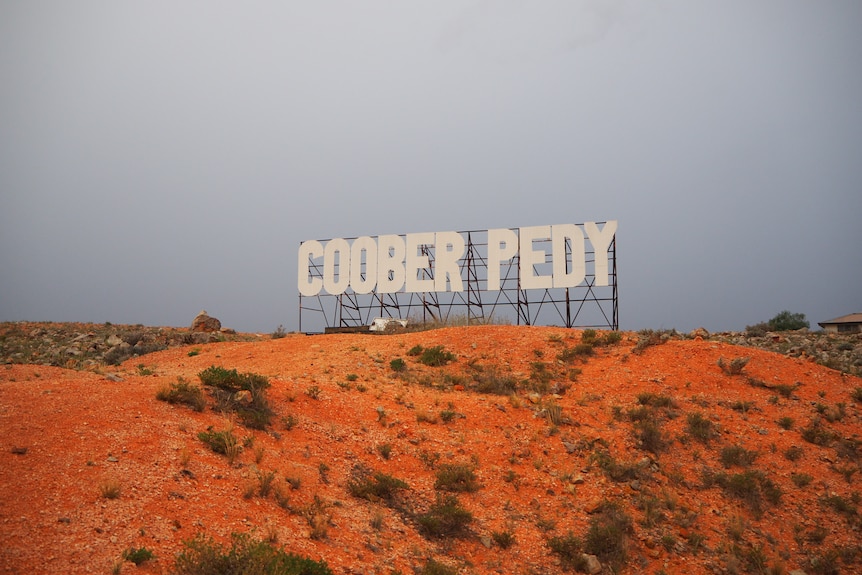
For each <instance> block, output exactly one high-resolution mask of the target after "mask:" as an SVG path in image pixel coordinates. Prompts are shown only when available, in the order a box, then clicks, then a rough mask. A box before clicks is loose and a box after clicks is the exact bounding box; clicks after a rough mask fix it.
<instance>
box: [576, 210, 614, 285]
mask: <svg viewBox="0 0 862 575" xmlns="http://www.w3.org/2000/svg"><path fill="white" fill-rule="evenodd" d="M584 229H585V230H587V235H588V236H590V243H591V244H593V251H594V252H596V270H595V275H596V285H597V286H606V285H608V248H609V247H610V246H611V240H613V239H614V234H616V233H617V221H616V220H611V221H609V222H605V227H603V228H602V229H601V231H599V228H598V226H597V225H596V224H595V223H594V222H587V223H585V224H584Z"/></svg>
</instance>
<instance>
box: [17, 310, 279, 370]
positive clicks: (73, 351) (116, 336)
mask: <svg viewBox="0 0 862 575" xmlns="http://www.w3.org/2000/svg"><path fill="white" fill-rule="evenodd" d="M268 337H269V336H268V335H267V336H264V335H256V334H237V333H236V332H235V331H234V330H232V329H225V330H222V331H218V332H192V331H190V330H189V329H188V328H177V327H150V326H143V325H115V324H112V323H110V322H106V323H104V324H95V323H52V322H25V321H20V322H3V323H0V363H7V364H9V363H21V364H24V363H26V364H34V365H53V366H56V367H65V368H69V369H86V370H94V369H99V368H100V367H103V366H106V365H119V364H120V363H122V362H124V361H126V360H128V359H129V358H132V357H140V356H143V355H146V354H148V353H153V352H155V351H161V350H163V349H168V348H171V347H177V346H183V345H191V344H206V343H213V342H218V341H254V340H258V339H261V338H268Z"/></svg>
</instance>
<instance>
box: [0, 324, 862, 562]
mask: <svg viewBox="0 0 862 575" xmlns="http://www.w3.org/2000/svg"><path fill="white" fill-rule="evenodd" d="M581 333H582V332H580V331H577V330H567V329H563V328H552V327H524V326H479V327H452V328H443V329H437V330H432V331H425V332H416V333H401V334H393V335H380V336H371V335H365V334H334V335H318V336H305V335H296V334H290V335H288V336H287V337H284V338H282V339H265V340H261V341H256V342H223V343H211V344H206V345H197V346H186V347H176V348H172V349H168V350H165V351H160V352H157V353H153V354H150V355H146V356H142V357H136V358H133V359H130V360H128V361H127V362H125V363H124V364H122V365H120V366H116V367H114V366H110V367H105V366H102V367H101V368H100V369H99V370H97V371H98V372H97V371H74V370H68V369H62V368H58V367H49V366H43V365H11V364H9V365H3V366H0V437H2V445H0V573H16V574H19V573H20V574H24V573H28V574H29V573H64V574H65V573H68V574H75V573H99V574H108V573H112V572H118V571H122V572H123V573H134V572H140V573H170V572H171V570H172V569H173V567H174V558H175V557H176V554H177V553H179V552H180V551H181V550H182V549H183V548H184V544H183V542H184V541H187V540H190V539H192V538H193V537H195V536H196V535H198V534H205V535H207V536H211V537H212V538H214V540H215V541H218V542H227V541H229V540H230V535H231V534H232V533H251V534H252V535H254V536H255V537H258V538H260V539H269V540H271V541H274V542H275V545H277V546H279V547H283V548H284V549H285V550H287V551H290V552H294V553H298V554H301V555H303V556H307V557H310V558H312V559H314V560H321V559H322V560H324V561H326V563H327V565H328V566H329V568H330V569H331V570H332V571H333V573H336V574H346V573H357V574H359V573H364V574H370V573H379V574H385V575H389V574H391V573H399V572H400V573H402V574H412V573H414V570H421V568H422V567H423V566H424V565H425V564H426V563H427V562H428V560H429V559H430V558H433V559H435V560H436V561H438V562H441V563H444V564H446V565H449V566H451V567H453V568H455V569H457V570H458V571H457V572H459V573H476V574H480V573H502V574H540V573H559V572H562V571H563V570H564V568H565V567H566V565H565V564H561V561H560V558H559V557H558V556H557V555H555V554H554V553H553V552H552V551H551V550H550V548H549V547H548V544H547V541H548V539H549V538H551V537H554V536H564V535H566V534H567V533H569V532H571V533H572V534H574V535H577V536H580V537H583V536H584V534H585V533H586V532H587V529H588V527H589V525H590V521H591V519H592V518H594V517H595V516H596V515H595V512H596V510H597V508H598V507H599V503H600V502H601V501H602V500H610V501H615V502H617V503H618V504H619V505H620V506H621V508H622V509H623V510H624V511H625V513H627V514H628V515H629V516H631V517H632V520H633V523H632V525H633V529H632V531H631V533H629V534H628V538H627V549H626V557H627V558H626V560H625V562H624V563H622V564H621V565H617V566H616V569H617V571H613V572H626V573H658V572H661V571H662V570H663V572H665V573H713V572H715V573H724V572H731V573H732V572H734V571H736V572H758V571H755V570H754V569H756V567H757V566H756V563H757V558H758V557H762V558H763V560H764V561H765V567H770V566H774V567H775V568H776V569H781V568H783V569H784V570H785V571H786V572H789V571H790V570H793V569H803V570H807V572H808V573H809V574H810V573H813V572H816V569H818V568H820V569H822V568H823V567H822V566H823V565H824V563H823V562H824V561H828V560H831V561H833V562H834V563H835V564H836V565H837V568H838V569H840V572H846V573H854V572H855V573H859V572H862V557H860V531H859V528H860V517H859V511H858V510H857V509H858V504H859V501H858V498H859V495H858V494H859V492H860V481H862V473H857V472H855V471H858V469H859V466H860V459H859V456H860V455H862V448H860V439H862V437H860V435H862V425H860V422H862V419H860V415H862V409H860V407H862V406H860V404H859V403H858V402H857V401H854V390H857V389H858V388H860V387H862V379H860V378H858V377H854V376H847V375H842V374H841V373H839V372H837V371H834V370H831V369H828V368H826V367H822V366H820V365H816V364H814V363H813V362H811V361H808V360H805V359H798V358H797V359H793V358H787V357H784V356H782V355H779V354H776V353H771V352H767V351H762V350H758V349H752V348H743V347H736V346H732V345H728V344H724V343H719V342H714V341H709V340H702V339H699V338H697V339H682V340H671V341H668V342H667V343H664V344H662V345H655V346H651V347H648V348H645V349H644V350H643V352H642V353H633V349H634V347H635V344H636V342H637V334H632V333H624V334H623V338H622V341H620V342H619V343H616V344H614V345H607V346H602V347H597V348H595V354H594V355H593V356H592V357H589V358H588V361H586V362H581V361H579V360H576V361H575V362H574V363H568V362H563V361H561V360H560V359H558V356H559V355H560V352H561V351H563V350H564V349H573V348H574V347H575V346H576V345H578V344H579V343H580V342H581ZM600 335H601V332H600ZM417 344H418V345H421V346H424V347H425V348H429V347H432V346H437V345H440V346H443V347H444V348H445V350H446V351H450V352H452V353H453V354H455V357H456V359H455V361H454V362H452V363H450V364H448V365H445V366H442V367H429V366H426V365H422V364H420V363H419V362H417V361H416V357H413V356H410V355H408V353H407V352H408V350H410V349H411V348H413V347H414V346H415V345H417ZM193 350H194V351H193ZM190 352H191V353H190ZM195 352H198V353H197V354H196V355H195ZM742 356H746V357H750V361H749V362H748V364H747V365H746V367H745V369H744V371H743V373H742V374H741V375H728V374H726V373H725V372H724V371H723V370H722V369H721V368H720V367H719V365H718V361H719V359H720V358H724V361H730V360H732V359H734V358H739V357H742ZM397 358H402V359H403V360H404V361H405V363H406V365H407V369H406V371H405V372H403V373H400V374H399V373H396V372H395V371H394V370H393V369H392V367H391V366H390V362H391V361H392V360H395V359H397ZM140 364H144V366H145V367H144V369H142V368H140V367H139V365H140ZM212 365H216V366H222V367H225V368H227V369H237V370H238V371H239V372H253V373H257V374H262V375H265V376H267V377H268V378H269V380H270V383H271V387H270V388H269V390H268V398H269V400H270V403H271V404H272V406H273V408H274V410H275V413H276V416H275V417H274V418H273V422H272V424H271V425H270V426H269V428H268V429H267V430H262V431H261V430H249V429H247V428H245V427H243V426H242V425H241V423H240V422H239V421H237V420H233V419H232V418H231V417H230V416H228V415H225V414H222V413H219V412H216V411H214V410H213V409H212V408H211V405H212V401H213V400H212V398H208V400H209V402H210V407H208V408H207V409H206V410H205V411H203V412H200V413H198V412H195V411H193V410H191V409H189V408H187V407H184V406H180V405H170V404H168V403H165V402H162V401H158V400H157V399H156V393H157V391H158V390H159V389H160V388H163V387H166V386H169V385H170V384H172V383H175V382H177V381H178V378H179V377H182V378H185V380H188V381H189V382H193V383H195V384H199V383H200V381H199V379H198V373H200V372H201V371H202V370H204V369H205V368H207V367H209V366H212ZM575 368H577V369H580V370H581V371H580V373H579V374H578V373H576V372H575V373H572V370H574V369H575ZM492 369H496V370H497V373H498V374H503V375H511V376H513V377H514V378H516V380H517V381H518V382H519V389H518V392H517V393H516V394H514V395H489V394H480V393H477V392H475V391H471V389H470V387H471V386H470V382H471V381H472V375H473V374H475V373H479V372H480V371H479V370H482V373H487V372H488V371H489V370H492ZM537 370H538V371H537ZM146 372H152V374H146V375H143V374H142V373H146ZM542 372H545V373H550V374H551V377H550V380H551V381H550V383H549V384H550V386H551V387H550V389H549V390H547V393H543V394H537V393H534V390H535V389H541V388H540V387H539V386H538V384H537V383H536V382H538V381H539V380H541V373H542ZM111 375H116V376H119V378H118V379H120V381H112V380H111V379H109V378H108V377H107V376H111ZM545 384H546V385H547V384H548V381H547V379H546V380H545ZM567 386H568V388H566V387H567ZM778 386H786V387H778ZM555 387H556V388H557V389H556V391H557V394H556V395H553V394H552V393H551V391H554V388H555ZM791 387H792V392H790V393H789V394H788V395H789V397H786V396H785V393H786V392H787V390H788V389H790V388H791ZM531 388H532V390H531ZM782 391H783V392H785V393H780V392H782ZM645 392H651V393H653V394H657V395H663V396H668V397H670V398H672V399H673V401H674V402H675V407H673V408H669V409H666V410H665V411H662V412H660V413H665V414H666V415H665V416H662V417H661V418H660V423H661V431H662V433H663V434H664V438H665V441H666V445H665V447H664V449H663V450H661V451H660V452H659V453H658V454H655V453H652V452H650V451H647V450H645V449H644V448H643V446H642V445H640V444H639V441H638V439H637V437H636V433H635V431H636V428H635V425H634V422H633V421H632V420H633V418H634V416H632V415H631V414H630V412H631V411H632V410H635V408H637V407H639V405H640V404H639V400H638V397H639V394H643V393H645ZM856 393H857V394H858V393H859V392H856ZM314 396H316V397H314ZM641 397H645V396H642V395H641ZM553 405H557V406H559V407H560V408H561V417H560V419H559V420H558V424H554V423H552V422H551V421H550V420H549V417H548V413H549V412H548V410H547V409H546V408H548V407H549V406H553ZM444 411H448V412H455V413H456V414H457V415H456V416H455V417H452V418H451V419H450V420H448V421H446V420H445V419H448V418H445V417H443V416H441V415H440V414H441V412H444ZM657 413H659V411H657ZM692 414H701V415H703V416H704V417H705V418H706V419H707V420H709V421H711V422H712V423H713V424H714V426H715V429H717V431H718V433H717V435H716V437H714V438H713V439H712V440H711V441H709V442H708V443H703V442H701V441H698V440H697V438H696V437H693V435H692V433H691V432H690V431H689V429H688V425H689V424H688V420H689V417H690V416H691V415H692ZM781 418H792V426H790V428H789V429H784V428H783V427H782V426H781V425H779V423H778V421H779V420H780V419H781ZM813 422H817V424H818V425H819V426H820V427H816V428H814V427H811V426H812V425H813V424H814V423H813ZM784 423H785V427H786V426H788V420H784ZM231 425H232V426H233V430H234V433H235V434H236V435H237V436H238V437H239V438H240V439H241V441H242V442H243V443H244V444H245V449H244V450H243V452H242V453H241V454H240V455H239V457H238V458H237V460H236V461H235V462H234V463H233V464H229V463H228V460H227V459H226V458H225V456H223V455H218V454H216V453H213V452H212V451H210V450H209V449H208V448H207V446H206V445H205V444H204V443H203V442H202V441H201V440H200V439H199V438H198V434H199V433H200V432H202V431H206V430H207V429H209V428H213V429H214V430H223V429H226V428H228V427H229V426H231ZM809 428H810V429H819V430H821V431H824V437H825V438H826V439H824V440H823V441H822V442H821V443H823V445H816V444H813V443H810V442H808V441H806V440H805V439H803V436H802V432H803V431H804V430H805V429H809ZM387 444H388V446H389V448H391V452H389V453H388V457H384V456H383V453H384V452H385V450H384V449H383V447H382V446H385V445H387ZM729 446H741V447H743V448H745V449H746V450H750V451H756V453H757V456H756V459H755V460H754V462H753V463H752V464H751V466H750V467H748V468H743V467H731V468H725V466H724V465H722V460H721V454H722V449H723V448H726V447H729ZM794 446H795V447H797V448H799V449H800V450H801V457H800V458H798V459H797V460H795V461H791V460H790V459H788V457H787V453H788V449H789V448H791V447H794ZM602 453H604V454H605V455H606V456H608V455H609V456H610V458H611V459H612V460H613V461H616V462H619V463H620V464H630V465H632V466H633V468H636V469H637V470H638V473H639V475H638V476H637V478H636V479H629V478H626V479H624V480H620V481H615V480H614V478H612V477H611V474H610V473H608V472H607V468H606V467H605V469H603V466H602V464H601V462H602V459H601V457H600V454H602ZM607 460H608V459H607V457H605V459H604V461H605V462H607ZM445 463H454V464H465V465H469V466H472V467H473V468H474V469H475V473H476V475H477V477H478V480H479V482H480V484H481V488H480V489H479V490H477V491H475V492H472V493H459V494H457V496H458V498H459V501H460V502H461V504H462V505H463V506H464V507H466V508H467V509H468V510H469V511H470V512H471V513H472V515H473V521H472V523H471V524H470V526H469V533H468V534H466V535H464V536H462V537H458V538H451V537H443V538H437V539H435V538H428V537H425V536H423V534H422V533H421V531H420V529H419V527H418V525H417V522H416V520H415V515H414V514H415V513H419V512H423V511H425V510H427V509H428V508H429V507H430V506H431V505H432V504H433V503H434V501H435V497H436V495H437V493H438V492H437V490H436V489H435V480H436V474H435V467H436V468H439V466H440V465H442V464H445ZM360 464H361V465H363V466H365V467H366V468H369V469H373V470H376V471H379V472H382V473H385V474H388V475H391V476H394V477H396V478H398V479H401V480H403V481H405V482H406V483H407V484H408V485H409V490H406V491H405V493H404V494H403V498H402V499H403V500H402V501H401V504H400V506H398V507H397V508H393V507H395V506H393V507H390V506H386V505H385V504H384V503H383V502H372V501H369V500H366V499H359V498H356V497H353V496H351V494H350V492H349V490H348V487H347V485H348V480H349V478H350V477H351V472H352V471H353V470H354V469H355V468H356V466H357V465H360ZM746 469H748V470H756V471H757V472H759V473H761V474H762V475H763V476H764V477H766V478H768V479H769V480H770V481H771V482H772V484H774V485H776V486H778V488H780V492H781V497H780V500H779V501H777V502H776V503H774V504H773V503H771V502H766V501H764V502H763V510H762V513H757V512H756V510H755V509H752V507H751V505H750V504H749V503H746V502H745V501H743V500H741V499H740V498H738V497H734V496H733V493H731V492H730V491H729V490H727V489H722V487H721V486H719V485H718V484H716V485H711V486H710V485H708V483H706V484H705V478H706V477H709V476H710V473H712V474H719V473H724V474H729V475H732V474H737V473H742V472H744V471H746ZM270 472H275V485H276V488H275V489H277V490H278V491H279V493H281V495H282V500H281V501H277V500H276V497H274V496H273V495H272V494H270V495H269V496H268V497H260V496H259V494H258V493H254V487H255V486H256V485H258V484H259V482H260V477H261V476H262V475H264V474H267V473H270ZM794 474H796V478H798V477H801V476H802V474H807V475H809V476H810V479H811V480H810V483H809V484H807V485H804V486H802V487H800V486H797V482H796V481H794V478H793V477H792V476H793V475H794ZM288 480H292V481H293V484H294V486H295V487H296V488H295V489H292V488H291V485H290V484H289V481H288ZM297 480H298V481H297ZM108 482H115V483H116V484H118V485H119V487H120V495H119V497H117V498H114V499H110V498H106V497H103V495H102V492H101V490H102V487H104V486H105V485H106V484H107V483H108ZM799 483H804V482H799ZM285 499H286V500H285ZM838 499H840V500H841V501H843V502H844V503H845V504H846V507H842V508H841V509H839V505H837V504H836V503H835V502H836V501H838ZM310 509H316V510H317V511H318V512H319V514H322V515H323V516H324V517H327V518H328V521H327V522H326V523H325V524H324V525H323V526H322V531H323V533H321V531H320V526H318V527H319V530H318V532H317V533H316V535H317V537H316V538H313V537H312V535H313V533H312V527H311V522H310V521H309V520H308V516H309V513H308V511H309V510H310ZM495 533H497V534H500V533H509V534H511V535H513V536H514V544H513V545H511V546H509V547H508V548H503V547H501V546H500V545H498V543H497V542H495V538H494V537H493V535H494V534H495ZM321 535H322V536H321ZM142 547H145V548H146V549H149V550H151V551H153V552H154V554H155V556H156V557H155V559H152V560H150V561H147V562H145V563H143V564H142V565H141V566H139V567H136V566H135V565H134V564H133V563H131V562H125V563H123V564H122V567H121V568H118V567H116V566H117V565H118V564H119V563H120V562H121V557H122V554H123V552H124V550H127V549H130V548H142ZM758 554H760V555H758ZM818 566H819V567H818ZM611 569H612V566H611V565H609V564H605V565H604V572H605V573H610V572H612V571H611ZM763 572H765V571H763ZM777 572H781V571H777Z"/></svg>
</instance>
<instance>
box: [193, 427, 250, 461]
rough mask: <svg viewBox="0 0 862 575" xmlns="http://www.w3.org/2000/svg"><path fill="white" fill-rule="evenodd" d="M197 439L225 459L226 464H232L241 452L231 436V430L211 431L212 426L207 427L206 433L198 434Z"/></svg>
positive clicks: (234, 437) (235, 440)
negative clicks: (226, 460)
mask: <svg viewBox="0 0 862 575" xmlns="http://www.w3.org/2000/svg"><path fill="white" fill-rule="evenodd" d="M198 439H200V440H201V441H203V442H204V443H205V444H206V445H207V446H208V447H209V448H210V449H211V450H212V451H214V452H215V453H219V454H221V455H224V456H225V457H227V459H228V462H229V463H231V464H233V462H234V461H235V460H236V458H237V457H238V456H239V454H240V452H241V451H242V446H241V445H240V444H239V441H238V440H237V438H236V436H235V435H234V434H233V430H232V429H224V430H222V431H213V428H212V426H210V427H207V430H206V431H201V432H200V433H198Z"/></svg>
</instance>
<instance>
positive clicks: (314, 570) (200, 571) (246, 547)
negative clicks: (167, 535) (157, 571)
mask: <svg viewBox="0 0 862 575" xmlns="http://www.w3.org/2000/svg"><path fill="white" fill-rule="evenodd" d="M184 545H185V547H186V549H185V550H183V551H182V552H180V554H179V555H177V559H176V564H175V568H174V573H175V574H176V575H223V574H225V573H236V574H255V575H332V571H330V569H329V567H328V566H327V565H326V563H325V562H323V561H313V560H311V559H309V558H306V557H302V556H299V555H295V554H293V553H287V552H285V551H283V550H280V549H276V548H274V547H273V546H272V545H270V544H269V543H266V542H263V541H254V540H252V539H251V538H250V537H249V536H248V535H247V534H239V533H234V534H233V535H232V540H231V546H230V549H227V550H225V549H223V548H222V547H221V546H220V545H218V544H217V543H215V542H214V541H213V540H212V539H211V538H208V537H205V536H203V535H198V536H197V537H196V538H195V539H192V540H190V541H186V542H184Z"/></svg>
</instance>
